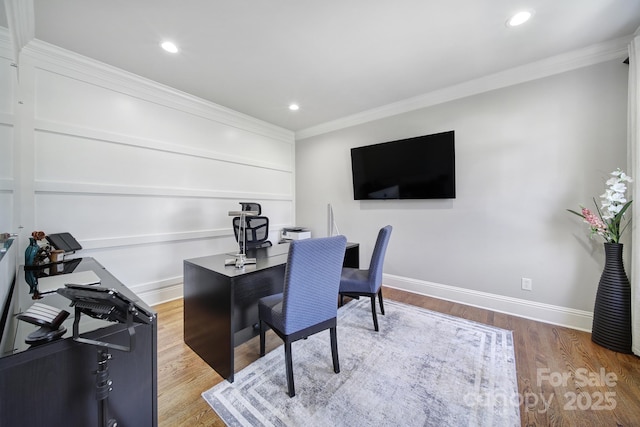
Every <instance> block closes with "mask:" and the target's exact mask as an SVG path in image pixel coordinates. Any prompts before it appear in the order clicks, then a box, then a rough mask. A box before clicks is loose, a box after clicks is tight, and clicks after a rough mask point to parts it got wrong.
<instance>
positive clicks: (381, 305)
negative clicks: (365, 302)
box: [378, 288, 384, 316]
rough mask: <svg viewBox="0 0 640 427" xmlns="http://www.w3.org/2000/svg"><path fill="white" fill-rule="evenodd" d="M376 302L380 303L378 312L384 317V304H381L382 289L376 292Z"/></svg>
mask: <svg viewBox="0 0 640 427" xmlns="http://www.w3.org/2000/svg"><path fill="white" fill-rule="evenodd" d="M378 301H380V312H381V313H382V315H383V316H384V304H383V303H382V288H380V290H379V291H378Z"/></svg>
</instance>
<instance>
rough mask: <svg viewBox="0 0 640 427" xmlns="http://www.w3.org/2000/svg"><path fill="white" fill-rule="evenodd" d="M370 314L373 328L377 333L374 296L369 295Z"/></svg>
mask: <svg viewBox="0 0 640 427" xmlns="http://www.w3.org/2000/svg"><path fill="white" fill-rule="evenodd" d="M371 314H372V315H373V327H374V328H375V330H376V332H378V316H377V315H376V295H375V294H373V295H371Z"/></svg>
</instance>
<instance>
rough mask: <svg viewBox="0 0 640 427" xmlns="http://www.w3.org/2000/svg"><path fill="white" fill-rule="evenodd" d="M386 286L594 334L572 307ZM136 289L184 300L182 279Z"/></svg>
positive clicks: (393, 279) (151, 296) (413, 285)
mask: <svg viewBox="0 0 640 427" xmlns="http://www.w3.org/2000/svg"><path fill="white" fill-rule="evenodd" d="M383 283H384V286H386V287H389V288H394V289H399V290H402V291H406V292H411V293H414V294H418V295H425V296H428V297H433V298H438V299H442V300H445V301H451V302H455V303H458V304H464V305H469V306H472V307H478V308H482V309H485V310H492V311H496V312H498V313H504V314H510V315H513V316H518V317H523V318H525V319H530V320H535V321H538V322H544V323H549V324H552V325H558V326H563V327H567V328H571V329H577V330H580V331H585V332H591V324H592V322H593V313H591V312H588V311H584V310H576V309H573V308H568V307H561V306H557V305H551V304H544V303H540V302H535V301H529V300H525V299H520V298H513V297H506V296H503V295H497V294H491V293H488V292H481V291H475V290H471V289H464V288H459V287H456V286H449V285H443V284H440V283H434V282H428V281H425V280H417V279H410V278H408V277H402V276H395V275H392V274H385V275H384V278H383ZM132 290H133V291H134V292H135V293H136V295H138V296H139V297H140V299H142V300H143V301H144V302H145V303H147V304H149V305H150V306H154V305H158V304H162V303H165V302H169V301H173V300H176V299H179V298H182V297H183V286H182V277H179V278H174V279H171V280H167V281H163V282H161V283H156V284H153V285H151V284H146V285H140V286H135V287H133V288H132Z"/></svg>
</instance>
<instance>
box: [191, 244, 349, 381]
mask: <svg viewBox="0 0 640 427" xmlns="http://www.w3.org/2000/svg"><path fill="white" fill-rule="evenodd" d="M288 251H289V244H286V243H285V244H280V245H275V246H272V247H270V248H265V249H257V250H255V251H254V252H251V253H248V255H249V256H251V257H255V258H256V260H257V262H256V264H255V265H246V266H245V267H244V268H242V269H238V268H235V267H234V266H225V265H224V261H225V259H228V258H230V255H229V254H220V255H211V256H206V257H201V258H193V259H188V260H185V261H184V341H185V343H186V344H187V345H188V346H189V347H191V349H192V350H193V351H195V352H196V353H197V354H198V355H199V356H200V357H201V358H202V359H203V360H204V361H205V362H207V363H208V364H209V366H211V367H212V368H213V369H215V370H216V372H218V373H219V374H220V375H221V376H222V377H223V378H226V379H227V380H228V381H229V382H233V376H234V360H233V350H234V348H235V346H237V345H239V344H241V343H243V342H245V341H247V340H249V339H250V338H252V337H254V336H256V335H258V334H259V332H260V331H259V330H258V329H257V328H256V327H255V326H256V325H257V324H258V300H259V299H260V298H262V297H265V296H268V295H273V294H276V293H279V292H282V287H283V285H284V271H285V266H286V263H287V254H288ZM359 251H360V247H359V245H358V244H357V243H348V244H347V251H346V253H345V262H344V265H345V266H348V267H355V268H358V266H359V264H360V261H359V259H360V253H359ZM336 303H337V301H336Z"/></svg>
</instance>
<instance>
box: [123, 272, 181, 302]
mask: <svg viewBox="0 0 640 427" xmlns="http://www.w3.org/2000/svg"><path fill="white" fill-rule="evenodd" d="M131 290H132V291H134V292H135V294H136V295H137V296H138V297H139V298H140V299H141V300H143V301H144V302H145V303H146V304H147V305H150V306H152V307H153V306H154V305H158V304H162V303H165V302H169V301H173V300H176V299H180V298H182V297H183V295H184V294H183V291H182V277H180V278H179V283H175V282H173V283H172V282H165V283H161V284H160V285H159V286H156V287H155V288H153V289H151V288H150V286H148V285H144V286H136V287H133V288H132V289H131Z"/></svg>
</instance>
